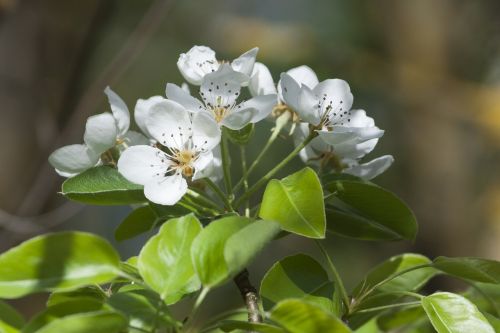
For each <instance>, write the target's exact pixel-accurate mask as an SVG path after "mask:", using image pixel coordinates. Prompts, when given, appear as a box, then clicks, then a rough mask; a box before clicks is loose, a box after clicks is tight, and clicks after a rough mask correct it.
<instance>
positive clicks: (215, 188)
mask: <svg viewBox="0 0 500 333" xmlns="http://www.w3.org/2000/svg"><path fill="white" fill-rule="evenodd" d="M203 181H204V182H205V184H207V186H208V187H210V188H211V189H212V191H214V193H215V194H216V195H217V196H218V197H219V199H221V200H222V202H223V203H224V206H226V209H227V210H228V211H231V212H232V211H234V209H233V207H232V206H231V202H230V201H229V200H228V199H227V197H226V195H224V192H222V190H221V189H220V187H219V186H217V184H215V183H214V182H213V181H212V180H211V179H210V178H204V179H203Z"/></svg>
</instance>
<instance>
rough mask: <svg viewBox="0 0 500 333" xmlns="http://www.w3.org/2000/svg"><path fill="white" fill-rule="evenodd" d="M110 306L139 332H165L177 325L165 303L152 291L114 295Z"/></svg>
mask: <svg viewBox="0 0 500 333" xmlns="http://www.w3.org/2000/svg"><path fill="white" fill-rule="evenodd" d="M108 304H109V305H110V306H111V307H113V308H114V309H115V310H117V311H119V312H121V313H122V314H123V315H125V316H126V317H127V318H128V320H129V322H130V324H131V326H133V327H134V328H135V329H136V330H137V331H140V330H142V331H148V332H151V331H153V327H156V329H159V330H162V329H163V330H164V329H165V328H167V327H172V326H174V325H175V322H174V320H173V319H172V317H171V316H170V314H169V312H168V308H167V306H166V304H165V303H163V302H162V301H161V299H160V298H159V297H158V295H157V294H156V293H154V292H152V291H151V290H147V289H143V288H138V289H135V290H129V291H124V292H122V291H120V292H118V293H115V294H113V295H112V296H111V297H110V298H109V300H108Z"/></svg>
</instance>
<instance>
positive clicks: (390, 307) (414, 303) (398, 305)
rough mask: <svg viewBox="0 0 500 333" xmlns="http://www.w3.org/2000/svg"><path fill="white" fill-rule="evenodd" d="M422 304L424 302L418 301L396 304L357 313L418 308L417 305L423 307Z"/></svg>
mask: <svg viewBox="0 0 500 333" xmlns="http://www.w3.org/2000/svg"><path fill="white" fill-rule="evenodd" d="M421 304H422V302H420V301H418V302H406V303H395V304H389V305H382V306H376V307H373V308H368V309H363V310H359V311H357V312H356V314H358V313H369V312H374V311H380V310H387V309H392V308H397V307H400V306H417V305H421Z"/></svg>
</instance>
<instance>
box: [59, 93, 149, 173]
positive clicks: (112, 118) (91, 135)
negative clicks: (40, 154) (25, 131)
mask: <svg viewBox="0 0 500 333" xmlns="http://www.w3.org/2000/svg"><path fill="white" fill-rule="evenodd" d="M104 92H105V94H106V95H107V97H108V101H109V104H110V106H111V113H109V112H105V113H101V114H98V115H94V116H91V117H89V118H88V119H87V123H86V124H85V133H84V135H83V141H84V144H73V145H69V146H64V147H61V148H59V149H57V150H56V151H54V152H53V153H52V154H51V155H50V156H49V163H50V164H51V165H52V166H53V167H54V168H55V170H56V172H57V173H58V174H59V175H61V176H63V177H73V176H76V175H77V174H79V173H82V172H83V171H85V170H87V169H90V168H92V167H94V166H96V165H99V164H101V163H102V161H101V155H102V154H103V153H105V152H106V151H108V150H109V149H111V148H113V147H115V146H116V147H121V146H131V145H136V144H144V143H147V142H148V141H147V139H146V138H145V137H144V136H143V135H142V134H140V133H138V132H135V131H129V126H130V113H129V111H128V108H127V105H126V104H125V102H124V101H123V100H122V99H121V98H120V97H119V96H118V95H117V94H116V93H115V92H114V91H112V90H111V89H110V88H109V87H107V88H106V89H105V90H104Z"/></svg>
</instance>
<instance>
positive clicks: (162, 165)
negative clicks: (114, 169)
mask: <svg viewBox="0 0 500 333" xmlns="http://www.w3.org/2000/svg"><path fill="white" fill-rule="evenodd" d="M170 164H171V161H170V160H169V159H168V157H167V155H166V154H165V153H164V152H162V151H161V150H159V149H158V148H153V147H151V146H133V147H130V148H128V149H126V150H125V151H124V152H123V153H122V154H121V156H120V159H119V160H118V171H119V172H120V173H121V174H122V175H123V177H125V178H127V179H128V180H129V181H131V182H132V183H136V184H140V185H145V184H146V183H149V182H151V181H153V180H158V179H160V178H163V177H164V175H165V173H166V172H167V170H168V167H169V165H170Z"/></svg>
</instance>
